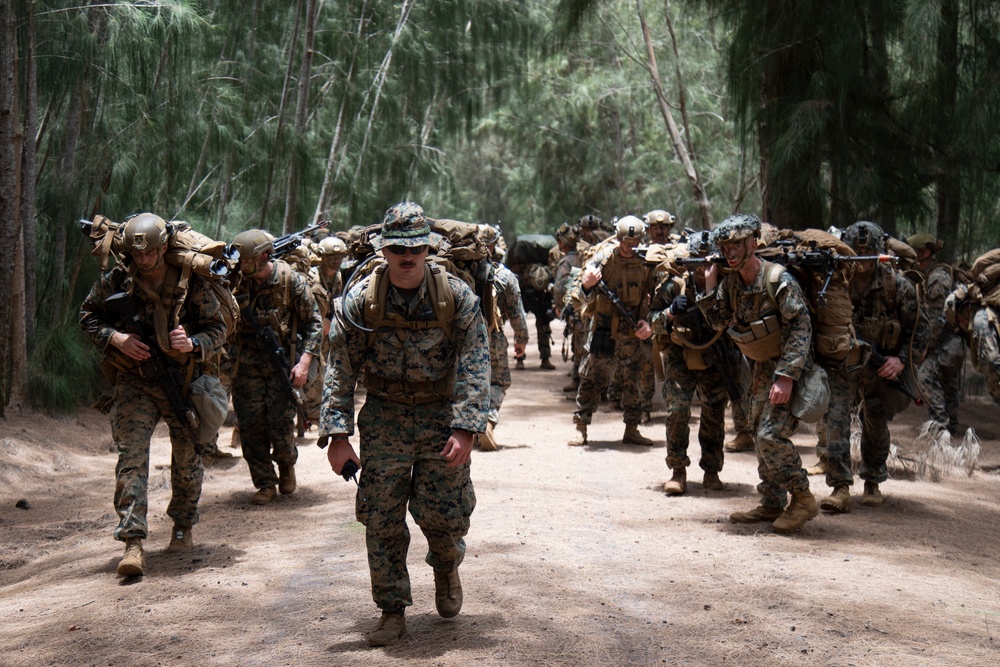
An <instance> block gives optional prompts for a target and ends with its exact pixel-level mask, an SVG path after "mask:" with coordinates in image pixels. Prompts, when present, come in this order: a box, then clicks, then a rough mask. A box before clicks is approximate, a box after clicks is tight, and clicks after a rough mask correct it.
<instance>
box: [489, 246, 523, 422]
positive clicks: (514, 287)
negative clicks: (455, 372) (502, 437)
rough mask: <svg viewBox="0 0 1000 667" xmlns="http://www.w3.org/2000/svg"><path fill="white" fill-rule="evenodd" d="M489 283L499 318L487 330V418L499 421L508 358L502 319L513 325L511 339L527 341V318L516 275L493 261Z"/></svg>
mask: <svg viewBox="0 0 1000 667" xmlns="http://www.w3.org/2000/svg"><path fill="white" fill-rule="evenodd" d="M493 284H494V287H495V290H496V298H497V307H498V308H499V311H500V321H499V322H498V323H497V325H498V326H497V329H496V330H495V331H490V410H489V416H488V419H489V421H490V422H491V423H493V424H497V423H499V421H500V406H501V405H502V404H503V399H504V396H506V395H507V387H509V386H510V362H509V361H508V360H507V334H505V333H504V330H503V324H504V322H507V321H510V324H511V326H512V327H513V329H514V343H516V344H517V345H527V344H528V321H527V317H526V316H525V314H524V306H522V305H521V288H520V287H518V283H517V276H515V275H514V274H513V273H511V271H510V269H508V268H507V267H505V266H504V265H503V264H496V265H494V274H493Z"/></svg>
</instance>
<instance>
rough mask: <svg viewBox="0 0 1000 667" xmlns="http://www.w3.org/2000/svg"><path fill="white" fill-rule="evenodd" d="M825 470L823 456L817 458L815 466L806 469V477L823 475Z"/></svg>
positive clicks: (825, 464) (825, 462)
mask: <svg viewBox="0 0 1000 667" xmlns="http://www.w3.org/2000/svg"><path fill="white" fill-rule="evenodd" d="M826 469H827V461H826V457H825V456H821V457H819V461H817V462H816V465H814V466H810V467H808V468H806V474H807V475H825V474H826Z"/></svg>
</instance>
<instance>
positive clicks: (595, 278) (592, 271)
mask: <svg viewBox="0 0 1000 667" xmlns="http://www.w3.org/2000/svg"><path fill="white" fill-rule="evenodd" d="M600 280H601V269H600V267H597V266H589V265H588V266H587V268H585V269H584V270H583V277H582V278H581V279H580V284H581V285H583V289H586V290H589V289H590V288H591V287H593V286H594V285H596V284H597V283H598V282H599V281H600Z"/></svg>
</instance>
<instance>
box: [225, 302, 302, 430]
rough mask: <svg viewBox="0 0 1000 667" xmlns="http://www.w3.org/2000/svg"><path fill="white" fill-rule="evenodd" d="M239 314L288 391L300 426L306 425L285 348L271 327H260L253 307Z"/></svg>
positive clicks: (299, 395)
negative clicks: (249, 327) (250, 329)
mask: <svg viewBox="0 0 1000 667" xmlns="http://www.w3.org/2000/svg"><path fill="white" fill-rule="evenodd" d="M240 314H241V315H242V316H243V318H244V319H246V321H247V323H248V324H249V325H250V326H251V327H253V332H254V336H256V338H257V340H258V341H259V342H260V345H261V347H263V348H264V354H265V356H267V360H268V361H270V362H271V367H272V368H273V369H274V372H275V374H276V375H278V377H280V378H281V379H282V380H283V382H282V384H283V385H284V386H285V388H286V389H288V393H289V394H291V396H292V402H293V403H294V404H295V414H296V415H297V416H298V418H299V423H300V424H308V423H309V417H308V415H306V411H305V408H304V407H303V406H302V403H303V400H302V395H301V394H300V393H299V390H298V389H296V388H295V386H294V385H292V379H291V377H290V376H291V374H292V366H291V363H290V362H289V360H288V353H287V352H285V347H284V346H283V345H282V344H281V341H280V340H278V334H276V333H275V332H274V329H272V328H271V327H269V326H268V327H262V326H260V322H258V321H257V317H256V316H255V315H254V314H253V307H252V306H251V305H250V304H247V305H246V306H244V307H243V308H240Z"/></svg>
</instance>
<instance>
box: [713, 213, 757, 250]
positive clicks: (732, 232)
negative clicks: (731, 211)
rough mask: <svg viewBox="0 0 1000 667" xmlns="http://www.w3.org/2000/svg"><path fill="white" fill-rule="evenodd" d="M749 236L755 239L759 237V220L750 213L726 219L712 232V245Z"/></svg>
mask: <svg viewBox="0 0 1000 667" xmlns="http://www.w3.org/2000/svg"><path fill="white" fill-rule="evenodd" d="M751 236H753V237H755V238H756V237H759V236H760V218H758V217H757V216H756V215H754V214H752V213H751V214H749V215H747V214H742V213H741V214H739V215H733V216H730V217H728V218H726V219H725V220H723V221H722V222H720V223H719V226H718V227H716V228H715V229H713V230H712V243H714V244H715V245H717V246H718V245H722V244H724V243H732V242H733V241H740V240H742V239H745V238H749V237H751Z"/></svg>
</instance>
